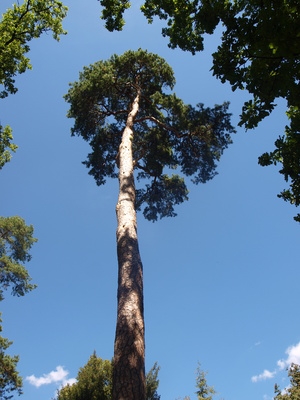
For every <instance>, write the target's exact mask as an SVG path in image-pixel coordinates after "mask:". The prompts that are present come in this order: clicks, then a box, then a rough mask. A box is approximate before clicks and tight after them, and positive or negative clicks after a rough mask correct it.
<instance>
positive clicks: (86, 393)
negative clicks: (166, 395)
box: [57, 352, 160, 400]
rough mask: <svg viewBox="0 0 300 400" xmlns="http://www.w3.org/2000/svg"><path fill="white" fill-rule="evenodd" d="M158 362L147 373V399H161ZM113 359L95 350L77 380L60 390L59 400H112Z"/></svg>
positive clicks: (81, 369)
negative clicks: (100, 354)
mask: <svg viewBox="0 0 300 400" xmlns="http://www.w3.org/2000/svg"><path fill="white" fill-rule="evenodd" d="M158 371H159V367H158V366H157V363H155V364H154V366H153V367H152V368H151V370H150V371H149V372H148V374H147V375H146V393H147V396H146V400H159V399H160V396H159V395H158V394H157V388H158V384H159V380H158V379H157V375H158ZM112 373H113V360H112V361H109V360H102V358H101V357H97V354H96V352H94V353H93V354H92V355H91V356H90V358H89V360H88V362H87V364H86V365H85V366H84V367H83V368H80V369H79V372H78V375H77V382H76V383H74V384H73V385H66V386H65V387H64V388H62V389H61V390H59V391H58V393H57V400H111V398H112Z"/></svg>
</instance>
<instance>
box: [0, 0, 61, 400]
mask: <svg viewBox="0 0 300 400" xmlns="http://www.w3.org/2000/svg"><path fill="white" fill-rule="evenodd" d="M66 13H67V7H65V6H63V4H62V2H61V1H57V0H25V1H24V2H23V4H21V5H20V4H19V2H17V3H13V5H12V7H11V8H9V9H7V11H6V12H5V13H3V14H2V19H1V21H0V85H1V89H0V98H1V99H3V98H5V97H7V96H8V95H9V94H14V93H16V92H17V88H16V86H15V79H14V78H15V76H16V75H17V74H22V73H24V72H25V71H26V70H28V69H31V64H30V59H29V58H28V57H27V53H28V52H29V50H30V47H29V42H30V41H31V40H32V39H36V38H39V37H40V36H41V35H42V34H43V33H44V32H49V31H52V33H53V37H54V39H55V40H59V37H60V35H61V34H65V33H66V32H65V31H64V30H63V28H62V20H63V18H64V17H65V16H66ZM12 140H13V137H12V129H11V128H10V126H9V125H6V126H5V127H3V126H2V125H1V123H0V169H2V168H3V166H4V165H5V164H6V163H7V162H9V161H10V159H11V152H15V151H16V149H17V146H16V145H15V144H14V143H12ZM36 241H37V240H36V239H35V238H34V237H33V227H32V226H31V225H30V226H27V225H26V224H25V221H24V220H23V219H22V218H20V217H18V216H15V217H7V218H4V217H0V301H1V300H3V296H4V291H5V290H6V289H8V288H9V287H10V288H11V290H12V294H13V295H16V296H23V295H24V294H25V293H27V292H29V291H31V290H32V289H34V288H35V285H32V284H31V283H30V282H31V278H30V276H29V273H28V271H27V269H26V268H25V265H24V264H25V263H26V262H28V261H30V259H31V255H30V253H29V251H30V249H31V247H32V245H33V244H34V243H35V242H36ZM0 322H2V320H1V321H0ZM1 331H2V326H0V332H1ZM11 343H12V342H10V341H9V340H8V339H5V338H3V337H2V336H0V397H1V399H10V398H12V397H13V395H11V392H17V393H18V394H21V393H22V379H21V377H20V376H19V374H18V372H17V370H16V367H17V362H18V359H19V358H18V356H14V357H11V356H9V355H8V354H5V351H6V350H7V349H8V347H9V346H10V345H11Z"/></svg>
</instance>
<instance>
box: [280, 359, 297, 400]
mask: <svg viewBox="0 0 300 400" xmlns="http://www.w3.org/2000/svg"><path fill="white" fill-rule="evenodd" d="M288 375H289V378H290V385H289V386H288V387H287V388H286V389H285V390H284V391H281V390H280V388H279V386H278V385H277V384H276V385H275V395H276V396H275V397H274V400H289V399H290V400H298V399H299V398H300V366H299V365H297V364H291V366H290V368H289V373H288Z"/></svg>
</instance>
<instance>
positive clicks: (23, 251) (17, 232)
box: [0, 216, 37, 400]
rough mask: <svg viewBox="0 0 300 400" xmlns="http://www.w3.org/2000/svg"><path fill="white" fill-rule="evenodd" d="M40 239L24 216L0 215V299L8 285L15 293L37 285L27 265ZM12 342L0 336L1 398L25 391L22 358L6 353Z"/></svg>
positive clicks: (7, 397)
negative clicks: (20, 364)
mask: <svg viewBox="0 0 300 400" xmlns="http://www.w3.org/2000/svg"><path fill="white" fill-rule="evenodd" d="M36 241H37V239H35V238H34V237H33V227H32V225H30V226H27V225H26V224H25V221H24V220H23V219H22V218H20V217H17V216H15V217H6V218H4V217H0V301H2V300H3V298H4V292H5V291H6V290H7V289H8V288H11V292H12V294H13V295H15V296H23V295H24V294H25V293H27V292H29V291H31V290H32V289H34V288H35V287H36V286H35V285H33V284H32V283H31V278H30V276H29V273H28V271H27V269H26V268H25V265H24V264H25V263H26V262H28V261H30V259H31V255H30V249H31V247H32V245H33V244H34V243H35V242H36ZM0 332H2V320H1V318H0ZM11 344H12V342H11V341H9V340H8V339H6V338H3V337H2V336H1V335H0V397H1V399H4V400H8V399H11V398H13V395H12V394H11V393H12V392H15V391H16V392H17V393H18V394H21V393H22V378H21V377H20V376H19V373H18V371H17V369H16V367H17V363H18V361H19V357H18V356H10V355H8V354H6V353H5V352H6V350H7V349H8V347H9V346H10V345H11Z"/></svg>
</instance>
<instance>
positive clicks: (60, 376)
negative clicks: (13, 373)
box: [25, 365, 76, 388]
mask: <svg viewBox="0 0 300 400" xmlns="http://www.w3.org/2000/svg"><path fill="white" fill-rule="evenodd" d="M68 375H69V371H67V370H66V369H64V367H62V366H60V365H59V366H57V367H56V370H55V371H51V372H49V373H48V374H44V375H43V376H41V377H39V378H37V377H36V376H35V375H30V376H27V377H26V378H25V380H26V381H27V382H29V383H30V384H31V385H33V386H35V387H37V388H39V387H40V386H43V385H50V384H52V383H56V384H59V385H61V386H65V385H67V384H69V385H72V384H73V383H75V382H76V379H74V378H69V379H68V378H67V377H68Z"/></svg>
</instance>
